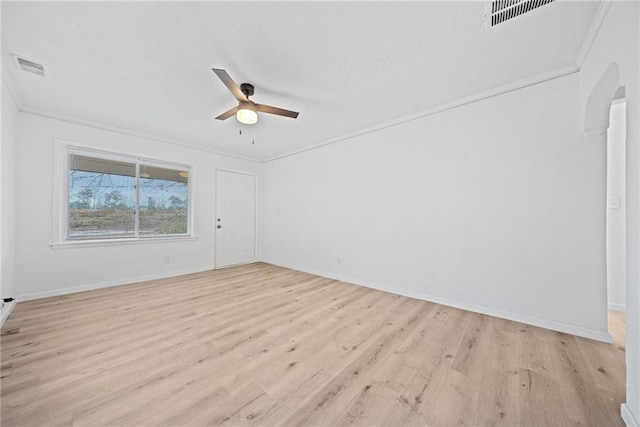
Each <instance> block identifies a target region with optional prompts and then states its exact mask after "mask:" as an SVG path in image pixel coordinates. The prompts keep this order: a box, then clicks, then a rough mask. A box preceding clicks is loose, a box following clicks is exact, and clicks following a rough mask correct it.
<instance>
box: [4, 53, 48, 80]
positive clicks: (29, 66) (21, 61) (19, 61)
mask: <svg viewBox="0 0 640 427" xmlns="http://www.w3.org/2000/svg"><path fill="white" fill-rule="evenodd" d="M11 56H13V59H14V61H15V62H16V66H17V67H18V69H19V70H22V71H26V72H27V73H33V74H37V75H38V76H41V77H44V64H38V63H37V62H35V61H33V60H31V59H27V58H23V57H22V56H18V55H11Z"/></svg>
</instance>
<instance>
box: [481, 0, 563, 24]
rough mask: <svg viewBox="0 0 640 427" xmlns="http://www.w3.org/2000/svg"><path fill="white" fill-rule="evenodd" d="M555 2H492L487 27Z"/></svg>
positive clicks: (507, 0)
mask: <svg viewBox="0 0 640 427" xmlns="http://www.w3.org/2000/svg"><path fill="white" fill-rule="evenodd" d="M554 1H556V0H493V1H492V2H491V15H490V22H489V25H490V26H491V27H495V26H496V25H498V24H501V23H503V22H505V21H508V20H510V19H513V18H515V17H516V16H520V15H523V14H525V13H527V12H531V11H532V10H533V9H537V8H539V7H540V6H544V5H545V4H549V3H553V2H554Z"/></svg>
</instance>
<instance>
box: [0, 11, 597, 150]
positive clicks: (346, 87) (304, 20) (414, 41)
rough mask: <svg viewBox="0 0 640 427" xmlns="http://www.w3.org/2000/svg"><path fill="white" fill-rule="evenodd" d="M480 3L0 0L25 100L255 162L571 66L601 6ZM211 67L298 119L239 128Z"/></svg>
mask: <svg viewBox="0 0 640 427" xmlns="http://www.w3.org/2000/svg"><path fill="white" fill-rule="evenodd" d="M485 6H486V5H485V3H484V2H406V3H405V2H345V3H335V2H296V3H293V2H277V3H271V2H259V3H249V2H193V3H190V2H179V3H177V2H176V3H172V2H136V3H126V2H118V3H115V2H104V3H102V2H100V3H95V2H86V3H79V2H77V3H57V2H42V3H36V2H15V3H14V2H6V1H3V2H2V61H3V69H2V73H3V78H4V79H5V80H7V82H8V84H9V86H10V87H11V88H12V90H13V92H14V95H15V97H16V98H17V101H18V103H19V104H20V106H21V108H22V109H23V110H24V111H31V112H39V113H43V114H46V115H51V116H55V117H64V118H67V119H72V120H78V121H84V122H94V123H99V124H103V125H106V126H109V127H115V128H119V129H126V130H130V131H132V132H135V133H141V134H146V135H151V136H155V137H159V138H164V139H170V140H174V141H178V142H183V143H186V144H189V145H197V146H200V147H203V148H205V149H210V150H216V151H221V152H227V153H232V154H235V155H239V156H244V157H250V158H253V159H257V160H264V159H268V158H272V157H274V156H279V155H282V154H284V153H288V152H292V151H296V150H301V149H304V148H306V147H309V146H313V145H316V144H319V143H322V142H324V141H327V140H331V139H335V138H339V137H341V136H343V135H347V134H350V133H353V132H357V131H358V130H361V129H365V128H369V127H372V126H376V125H379V124H381V123H384V122H388V121H392V120H399V119H401V118H402V117H405V116H408V115H411V114H415V113H416V112H418V111H423V110H426V109H428V108H431V107H434V106H437V105H440V104H443V103H446V102H451V101H453V100H456V99H459V98H462V97H467V96H471V95H473V94H477V93H479V92H482V91H486V90H489V89H492V88H496V87H499V86H502V85H506V84H509V83H512V82H516V81H520V80H522V79H528V78H531V77H533V76H537V75H540V74H543V73H547V72H552V71H555V70H558V69H562V68H564V67H568V66H572V65H574V64H575V61H576V58H577V56H578V53H579V51H580V49H581V47H582V44H583V43H584V40H585V37H586V36H587V33H588V31H589V28H590V26H591V24H592V21H593V20H594V17H595V15H596V12H597V10H598V6H599V4H598V3H597V2H577V1H572V2H570V1H557V2H555V3H552V4H549V5H546V6H543V7H541V8H539V9H536V10H534V11H532V12H531V13H529V14H527V15H523V16H521V17H518V18H516V19H514V20H512V21H509V22H506V23H503V24H500V25H499V26H497V27H496V28H493V29H490V30H487V29H486V28H485V24H484V13H485ZM12 53H14V54H18V55H22V56H24V57H26V58H29V59H33V60H37V61H41V62H43V63H44V64H46V67H47V76H46V78H44V79H43V78H41V77H38V76H35V75H32V74H27V73H24V72H21V71H19V70H18V69H17V68H16V67H15V65H14V64H13V63H12V60H11V56H10V55H11V54H12ZM212 67H216V68H224V69H226V70H227V71H228V72H229V74H230V75H231V76H232V77H233V78H234V80H235V81H236V83H238V84H240V83H242V82H249V83H252V84H254V85H255V87H256V92H255V95H254V96H253V97H252V99H253V100H254V101H256V102H258V103H264V104H269V105H275V106H280V107H283V108H287V109H292V110H296V111H300V117H299V118H298V119H297V120H292V119H288V118H282V117H275V116H269V115H265V114H262V115H261V116H260V120H259V122H258V124H257V125H253V126H245V125H243V126H242V131H243V132H242V135H239V132H238V131H239V129H240V127H241V125H240V124H239V123H238V122H237V121H236V120H235V119H234V118H231V119H229V120H227V121H224V122H222V121H218V120H214V119H213V118H214V117H215V116H217V115H218V114H220V113H222V112H223V111H226V110H227V109H229V108H231V107H233V106H235V105H236V102H235V101H234V99H233V98H232V96H231V94H230V93H229V92H228V91H227V89H226V88H225V87H224V86H223V84H222V83H221V82H220V81H219V80H218V78H217V77H216V76H215V75H214V74H213V73H212V72H211V68H212ZM252 142H255V143H252Z"/></svg>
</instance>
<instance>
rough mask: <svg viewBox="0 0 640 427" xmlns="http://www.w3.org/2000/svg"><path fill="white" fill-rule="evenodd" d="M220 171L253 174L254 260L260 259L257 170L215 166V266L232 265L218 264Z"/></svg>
mask: <svg viewBox="0 0 640 427" xmlns="http://www.w3.org/2000/svg"><path fill="white" fill-rule="evenodd" d="M218 172H228V173H238V174H241V175H249V176H253V179H254V181H253V182H254V189H253V190H254V191H253V197H254V201H253V229H254V239H253V262H256V261H258V259H259V258H258V247H259V246H258V239H259V237H258V236H259V232H258V231H259V229H258V224H259V221H258V214H259V213H260V207H259V205H258V174H257V173H255V172H249V171H245V170H240V169H229V168H215V169H214V178H213V179H214V182H213V203H214V205H215V208H214V212H213V218H212V222H213V268H214V269H218V268H226V267H232V266H224V267H219V266H218V258H217V255H218V252H217V250H216V244H217V242H218V229H217V228H216V218H218Z"/></svg>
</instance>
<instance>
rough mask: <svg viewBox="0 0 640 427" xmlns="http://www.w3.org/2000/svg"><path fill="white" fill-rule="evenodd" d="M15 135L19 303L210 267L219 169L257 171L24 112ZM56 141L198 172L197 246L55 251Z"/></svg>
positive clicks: (230, 160) (168, 244) (238, 163)
mask: <svg viewBox="0 0 640 427" xmlns="http://www.w3.org/2000/svg"><path fill="white" fill-rule="evenodd" d="M16 135H17V137H18V146H17V152H16V154H17V163H16V167H17V170H18V171H20V173H19V174H18V180H17V186H16V208H17V220H16V226H17V227H16V230H17V236H18V238H17V247H16V292H17V294H18V299H19V300H20V299H22V300H24V299H29V298H35V297H42V296H48V295H55V294H60V293H65V292H69V291H72V290H79V289H84V288H92V287H97V286H101V285H110V284H120V283H130V282H133V281H137V280H142V279H146V278H151V277H158V276H169V275H176V274H180V273H183V272H191V271H199V270H205V269H211V268H213V266H214V228H213V224H214V215H215V204H214V200H215V199H214V195H215V194H214V188H215V187H214V178H215V168H216V167H221V168H231V169H238V170H244V171H249V172H256V173H257V172H259V169H260V165H259V164H257V163H254V162H249V161H244V160H239V159H235V158H231V157H226V156H220V155H217V154H213V153H209V152H205V151H200V150H194V149H189V148H185V147H181V146H177V145H172V144H167V143H163V142H159V141H155V140H150V139H144V138H139V137H134V136H128V135H124V134H120V133H115V132H109V131H104V130H100V129H96V128H93V127H88V126H81V125H77V124H72V123H68V122H63V121H60V120H55V119H50V118H44V117H41V116H36V115H32V114H26V113H18V122H17V129H16ZM54 138H56V139H62V140H67V141H71V142H75V143H81V144H85V145H90V146H93V147H96V148H99V149H101V150H108V151H113V152H120V153H131V154H136V155H142V156H148V157H153V158H157V159H161V160H169V161H174V162H178V163H184V164H189V165H193V168H194V169H193V170H192V174H191V177H192V180H193V185H194V187H193V190H194V192H193V194H194V195H195V202H196V203H195V206H196V209H195V218H194V226H195V233H196V235H197V236H198V239H197V240H195V241H174V242H154V243H145V244H122V245H120V244H108V245H104V246H99V247H77V246H74V247H71V248H63V249H53V248H52V247H51V246H50V245H51V243H52V242H54V241H55V240H56V239H55V237H54V232H53V230H54V228H55V227H54V219H53V215H52V205H53V203H54V198H57V197H59V195H58V194H54V192H53V185H52V181H53V180H54V179H55V178H54ZM165 256H168V257H170V264H168V265H164V264H163V262H162V261H163V259H162V258H163V257H165Z"/></svg>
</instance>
